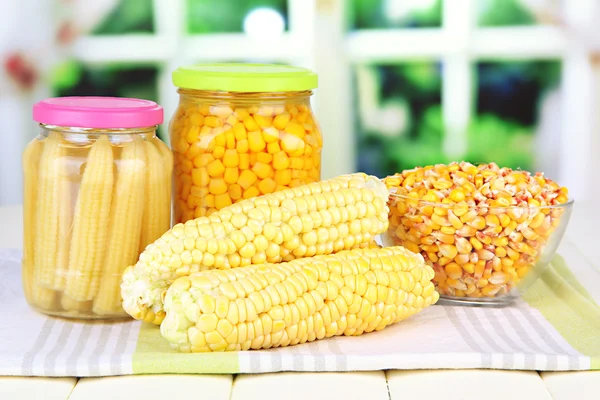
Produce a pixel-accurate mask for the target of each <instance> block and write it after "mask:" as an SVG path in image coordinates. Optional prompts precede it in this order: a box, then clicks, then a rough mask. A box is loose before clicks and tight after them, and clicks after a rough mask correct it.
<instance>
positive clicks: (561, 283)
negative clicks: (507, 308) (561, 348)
mask: <svg viewBox="0 0 600 400" xmlns="http://www.w3.org/2000/svg"><path fill="white" fill-rule="evenodd" d="M522 297H523V299H524V300H525V301H526V302H527V303H529V305H531V306H532V307H535V308H537V309H538V310H539V311H540V313H541V314H542V315H543V316H544V318H546V320H547V321H548V322H550V323H551V324H552V326H554V328H555V329H556V330H557V331H558V332H559V333H560V334H561V336H562V337H563V338H565V340H566V341H567V342H569V344H570V345H571V346H573V348H574V349H576V350H577V351H579V352H580V353H582V354H583V355H586V356H588V357H590V360H591V362H590V369H600V306H598V304H596V302H595V301H594V299H593V298H592V296H590V294H589V293H588V291H587V290H586V289H585V288H584V287H583V286H582V285H581V284H580V283H579V282H578V281H577V278H576V277H575V276H574V275H573V274H572V273H571V271H570V270H569V267H568V266H567V264H566V262H565V260H564V259H563V258H562V257H560V256H556V257H555V258H554V259H553V260H552V262H551V263H550V265H549V266H548V268H547V270H546V271H545V272H544V273H543V274H542V275H541V276H540V277H539V279H537V280H536V281H535V282H534V283H533V284H532V285H531V287H530V288H529V289H528V290H527V291H526V292H525V293H524V294H523V295H522Z"/></svg>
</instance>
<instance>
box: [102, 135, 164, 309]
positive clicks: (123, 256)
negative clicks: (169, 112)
mask: <svg viewBox="0 0 600 400" xmlns="http://www.w3.org/2000/svg"><path fill="white" fill-rule="evenodd" d="M150 146H152V147H153V145H152V144H150ZM153 161H154V160H153ZM148 167H149V168H152V166H148ZM145 181H146V151H145V144H144V141H143V140H142V138H140V137H135V138H134V140H133V142H132V143H129V144H128V145H126V146H125V147H124V148H123V153H122V155H121V159H120V160H119V161H118V172H117V181H116V189H115V192H114V196H113V200H112V208H111V212H110V227H109V233H108V242H107V245H106V246H107V248H106V259H105V262H104V269H103V272H102V280H101V281H100V289H99V291H98V294H97V295H96V298H95V299H94V306H93V311H94V313H96V314H98V315H104V314H118V313H119V312H121V313H123V314H124V311H123V309H122V307H121V293H120V289H119V284H120V282H121V274H122V273H123V270H124V269H125V267H127V266H128V265H131V263H134V262H135V260H136V259H137V257H138V255H139V243H140V229H141V226H142V215H143V212H144V204H143V201H144V200H143V198H144V196H142V193H143V191H144V184H145ZM146 197H147V196H146Z"/></svg>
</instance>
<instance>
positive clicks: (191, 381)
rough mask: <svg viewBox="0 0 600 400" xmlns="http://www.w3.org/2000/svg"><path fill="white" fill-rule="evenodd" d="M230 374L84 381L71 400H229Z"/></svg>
mask: <svg viewBox="0 0 600 400" xmlns="http://www.w3.org/2000/svg"><path fill="white" fill-rule="evenodd" d="M232 381H233V377H232V376H231V375H130V376H115V377H106V378H82V379H80V380H79V383H78V384H77V386H76V387H75V390H73V394H72V395H71V397H70V398H69V400H106V399H110V400H121V399H123V400H131V399H144V400H165V399H173V398H178V397H180V398H184V397H185V398H198V399H200V398H201V399H202V400H229V396H230V394H231V383H232Z"/></svg>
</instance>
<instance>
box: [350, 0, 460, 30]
mask: <svg viewBox="0 0 600 400" xmlns="http://www.w3.org/2000/svg"><path fill="white" fill-rule="evenodd" d="M403 1H406V0H350V4H349V7H348V26H349V28H350V29H385V28H427V27H439V26H441V25H442V0H434V2H433V5H432V6H431V7H428V8H422V7H417V6H415V7H412V9H410V10H409V11H408V12H407V13H406V14H405V15H402V16H399V17H398V18H390V14H389V13H388V10H386V7H385V5H386V2H388V3H392V2H394V3H396V4H398V5H399V6H401V7H402V6H403V5H402V4H401V3H402V2H403ZM419 1H421V2H424V3H425V4H426V3H427V2H425V0H419ZM446 1H452V0H446ZM411 3H413V4H417V3H416V1H415V0H412V1H411Z"/></svg>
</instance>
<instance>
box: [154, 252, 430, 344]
mask: <svg viewBox="0 0 600 400" xmlns="http://www.w3.org/2000/svg"><path fill="white" fill-rule="evenodd" d="M433 277H434V271H433V268H432V267H430V266H429V265H427V264H426V263H425V260H424V259H423V257H422V256H421V255H420V254H415V253H412V252H411V251H409V250H407V249H406V248H404V247H400V246H397V247H388V248H381V249H376V250H373V249H355V250H347V251H341V252H339V253H336V254H330V255H323V256H316V257H312V258H301V259H297V260H293V261H290V262H287V263H280V264H262V265H252V266H247V267H242V268H236V269H231V270H212V271H202V272H198V273H195V274H192V275H190V276H187V277H181V278H179V279H177V280H175V282H173V284H172V285H171V287H170V288H169V289H168V290H167V292H166V295H165V299H164V302H165V311H166V317H165V319H164V321H163V322H162V324H161V326H160V332H161V334H162V336H163V337H164V338H166V339H167V340H168V341H169V342H170V344H171V346H172V347H173V348H175V349H177V350H179V351H182V352H209V351H240V350H250V349H269V348H273V347H284V346H293V345H296V344H301V343H306V342H312V341H314V340H318V339H323V338H329V337H333V336H341V335H345V336H358V335H362V334H363V333H368V332H372V331H375V330H381V329H384V328H385V327H386V326H389V325H391V324H394V323H397V322H399V321H402V320H404V319H406V318H408V317H410V316H411V315H413V314H415V313H417V312H419V311H421V310H422V309H423V308H426V307H428V306H430V305H431V304H434V303H436V302H437V300H438V299H439V295H438V293H437V292H436V290H435V287H434V285H433V283H432V281H431V280H432V278H433Z"/></svg>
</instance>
